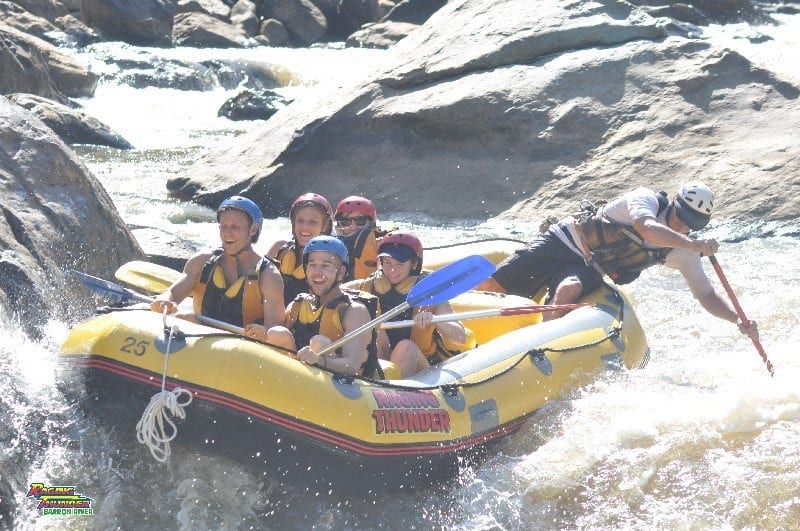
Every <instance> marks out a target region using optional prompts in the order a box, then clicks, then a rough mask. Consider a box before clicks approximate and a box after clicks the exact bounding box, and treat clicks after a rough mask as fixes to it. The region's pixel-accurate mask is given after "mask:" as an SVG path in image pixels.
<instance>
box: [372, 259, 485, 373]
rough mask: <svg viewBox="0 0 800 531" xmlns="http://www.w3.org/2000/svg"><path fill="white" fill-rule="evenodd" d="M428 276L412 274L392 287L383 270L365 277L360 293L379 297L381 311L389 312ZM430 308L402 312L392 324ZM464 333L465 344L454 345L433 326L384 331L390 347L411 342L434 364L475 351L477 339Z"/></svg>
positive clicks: (420, 307)
mask: <svg viewBox="0 0 800 531" xmlns="http://www.w3.org/2000/svg"><path fill="white" fill-rule="evenodd" d="M425 275H427V273H424V272H423V273H422V274H421V275H411V276H409V277H408V278H406V279H405V280H403V281H402V282H401V283H400V284H398V285H397V286H392V284H391V283H390V282H389V280H388V279H387V278H386V276H385V275H384V274H383V271H377V272H376V273H374V274H372V275H370V276H369V277H368V278H366V279H365V280H364V281H363V282H362V283H361V286H360V289H361V290H362V291H366V292H367V293H371V294H373V295H375V296H376V297H378V300H379V301H380V308H381V312H385V311H387V310H390V309H392V308H394V307H396V306H398V305H400V304H402V303H403V302H404V301H405V300H406V296H407V295H408V292H409V291H410V290H411V288H413V287H414V285H416V283H417V282H419V281H420V280H421V279H422V278H424V277H425ZM432 310H433V308H431V307H429V306H417V307H414V308H409V309H408V310H406V311H405V312H403V313H401V314H400V315H398V316H397V317H396V318H394V319H393V320H394V321H404V320H409V319H413V318H414V316H416V315H417V313H419V312H421V311H432ZM465 331H466V333H467V341H466V342H464V343H455V342H453V341H449V340H447V339H445V338H444V337H442V335H441V334H440V333H439V331H438V330H436V326H435V325H433V324H432V325H430V326H428V327H427V328H425V329H420V328H417V327H416V326H413V327H409V328H394V329H389V330H386V335H387V336H388V337H389V345H390V346H391V348H394V347H395V345H397V343H399V342H400V341H401V340H403V339H411V341H413V342H414V343H415V344H416V345H417V346H418V347H419V349H420V351H422V353H423V354H425V357H426V358H428V361H429V362H430V363H431V364H436V363H439V362H441V361H444V360H445V359H447V358H450V357H453V356H455V355H457V354H460V353H461V352H463V351H465V350H469V349H471V348H475V345H476V340H475V334H474V333H473V332H472V330H470V329H469V328H466V327H465Z"/></svg>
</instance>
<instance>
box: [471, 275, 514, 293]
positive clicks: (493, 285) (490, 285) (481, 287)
mask: <svg viewBox="0 0 800 531" xmlns="http://www.w3.org/2000/svg"><path fill="white" fill-rule="evenodd" d="M475 291H494V292H496V293H506V289H505V288H504V287H503V286H501V285H500V283H499V282H497V281H496V280H495V279H494V277H489V278H487V279H486V280H484V281H483V282H481V283H480V284H478V287H476V288H475Z"/></svg>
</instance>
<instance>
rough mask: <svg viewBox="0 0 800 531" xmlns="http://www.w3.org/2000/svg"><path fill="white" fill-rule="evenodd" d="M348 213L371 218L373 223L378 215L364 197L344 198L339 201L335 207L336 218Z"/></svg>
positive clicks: (352, 196)
mask: <svg viewBox="0 0 800 531" xmlns="http://www.w3.org/2000/svg"><path fill="white" fill-rule="evenodd" d="M350 213H357V214H362V215H364V216H367V217H370V218H372V220H373V221H374V220H376V219H378V213H377V211H376V210H375V205H373V204H372V201H370V200H369V199H367V198H366V197H361V196H358V195H351V196H349V197H345V198H344V199H342V200H341V201H339V204H338V205H336V216H338V215H339V214H350Z"/></svg>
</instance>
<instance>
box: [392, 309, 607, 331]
mask: <svg viewBox="0 0 800 531" xmlns="http://www.w3.org/2000/svg"><path fill="white" fill-rule="evenodd" d="M583 306H594V303H592V302H580V303H577V304H550V305H546V304H545V305H530V306H509V307H507V308H491V309H488V310H475V311H472V312H461V313H451V314H445V315H434V316H433V319H431V322H432V323H446V322H450V321H467V320H469V319H482V318H484V317H496V316H507V315H523V314H527V313H537V312H555V311H562V310H574V309H575V308H581V307H583ZM409 326H414V320H413V319H409V320H407V321H392V322H390V323H383V324H382V325H381V328H382V329H384V330H389V329H392V328H407V327H409Z"/></svg>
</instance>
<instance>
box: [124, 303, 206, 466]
mask: <svg viewBox="0 0 800 531" xmlns="http://www.w3.org/2000/svg"><path fill="white" fill-rule="evenodd" d="M166 319H167V316H166V309H165V310H164V324H165V329H166V328H167V327H166ZM177 332H178V327H177V326H175V325H173V326H171V327H169V337H168V338H167V353H166V354H164V370H163V371H162V373H161V392H159V393H157V394H155V395H153V398H151V399H150V403H149V404H147V407H146V408H145V409H144V411H143V412H142V418H140V419H139V422H137V423H136V440H137V441H139V442H140V443H141V444H144V445H145V446H147V449H148V450H150V455H152V456H153V458H154V459H155V460H156V461H158V462H159V463H164V462H166V461H167V460H168V459H169V456H170V454H171V453H172V449H171V447H170V442H171V441H172V440H173V439H174V438H175V437H176V436H177V435H178V428H177V426H175V423H174V422H173V421H172V420H171V419H170V418H169V416H168V415H167V414H169V415H171V416H172V417H173V418H177V419H181V420H182V419H185V418H186V411H184V408H185V407H186V406H188V405H189V404H191V403H192V398H193V397H192V393H191V391H188V390H186V389H183V388H181V387H176V388H174V389H173V390H172V391H167V390H166V389H165V388H164V387H165V384H166V380H167V361H168V360H169V355H170V353H171V351H170V347H171V346H172V338H173V337H174V336H175V334H176V333H177Z"/></svg>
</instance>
